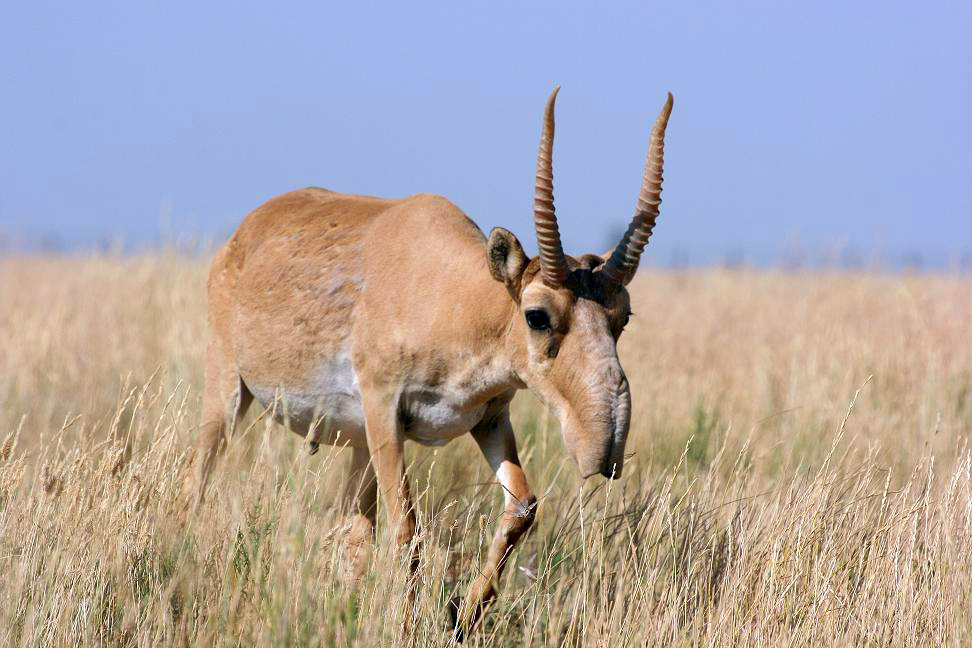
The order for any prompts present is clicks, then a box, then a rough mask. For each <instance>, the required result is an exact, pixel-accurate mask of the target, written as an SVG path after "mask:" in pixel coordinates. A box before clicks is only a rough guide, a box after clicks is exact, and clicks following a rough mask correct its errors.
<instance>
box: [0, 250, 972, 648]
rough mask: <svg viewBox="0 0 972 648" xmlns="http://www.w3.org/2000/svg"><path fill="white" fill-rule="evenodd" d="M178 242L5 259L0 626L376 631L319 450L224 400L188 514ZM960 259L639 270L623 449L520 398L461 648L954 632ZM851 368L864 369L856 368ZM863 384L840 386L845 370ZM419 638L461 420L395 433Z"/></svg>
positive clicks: (193, 279) (256, 636)
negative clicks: (610, 447)
mask: <svg viewBox="0 0 972 648" xmlns="http://www.w3.org/2000/svg"><path fill="white" fill-rule="evenodd" d="M204 274H205V269H204V263H202V262H197V261H187V260H184V259H178V258H174V257H173V258H170V257H160V258H144V259H132V260H124V261H120V260H110V259H86V260H8V261H5V262H2V263H0V640H2V641H3V642H4V643H5V644H9V645H31V646H39V645H45V646H46V645H69V644H70V645H141V646H155V645H162V644H179V645H213V644H220V645H236V644H243V645H260V646H263V645H351V644H353V645H363V646H372V645H382V644H387V643H390V642H391V641H392V640H393V639H394V638H395V636H396V634H397V626H398V624H399V622H400V608H399V605H398V603H397V601H398V600H399V599H400V597H401V592H402V583H403V581H404V578H403V574H404V569H403V567H402V563H401V556H399V555H397V554H396V553H395V552H394V551H390V550H387V549H385V550H382V551H380V552H379V553H378V554H377V555H376V556H375V557H374V564H373V568H372V570H371V572H370V573H369V575H368V577H367V578H366V580H365V581H364V582H362V583H360V584H359V585H358V586H357V587H356V588H353V589H350V588H348V587H347V586H345V585H343V584H342V583H341V582H340V581H339V579H336V578H334V576H333V574H334V573H335V572H336V571H337V567H338V558H339V556H340V549H341V547H340V545H341V539H342V529H343V526H342V524H343V520H342V518H341V516H340V512H339V511H338V510H336V508H335V505H336V502H337V498H336V497H335V493H337V492H338V491H339V490H340V486H341V481H342V476H343V472H344V470H343V463H344V462H345V461H346V457H344V456H342V454H341V453H340V452H328V451H327V449H326V448H325V449H322V452H320V453H318V454H317V455H315V456H313V457H311V456H308V455H307V453H306V452H305V450H304V448H303V446H302V445H301V444H300V443H299V442H298V439H297V438H296V437H295V436H294V435H292V434H289V433H287V432H285V431H284V430H283V429H281V428H279V427H278V426H276V425H275V424H272V423H268V422H266V421H265V420H258V419H257V418H256V417H255V416H254V415H251V417H250V419H249V421H250V425H249V426H248V430H247V432H246V433H245V434H244V435H243V436H242V438H239V439H238V440H236V441H235V442H234V443H233V444H231V447H230V451H229V453H228V457H227V461H226V462H225V463H224V464H223V465H222V467H221V468H220V469H219V470H218V471H217V473H216V475H215V476H214V483H213V490H212V491H211V496H210V497H209V499H208V501H207V503H206V505H205V508H204V509H203V510H202V511H201V512H200V514H199V515H198V516H195V517H192V518H191V519H190V520H189V523H188V525H187V526H183V525H182V524H181V523H180V502H179V499H178V494H179V490H180V488H181V484H182V479H183V477H184V475H185V472H186V467H187V462H188V459H189V453H188V449H189V447H190V445H191V443H192V440H193V436H194V433H195V428H196V423H197V418H198V409H199V396H198V393H199V392H198V390H199V387H200V385H201V371H202V359H203V351H204V345H205V331H204V313H205V300H204V294H203V283H204V281H203V277H204ZM970 290H972V282H970V281H969V280H965V279H958V278H947V277H939V278H900V277H881V276H871V275H852V276H846V275H833V276H824V275H791V276H786V275H778V274H757V273H747V272H717V271H710V272H689V273H680V274H649V275H647V276H644V277H641V278H639V280H638V281H637V282H636V283H635V284H634V287H633V291H632V292H633V299H632V301H633V304H634V308H635V311H636V317H635V318H634V319H633V322H632V325H631V326H630V329H629V331H628V332H627V333H626V334H625V336H624V338H623V340H622V345H621V346H622V361H623V362H624V365H625V367H626V369H627V370H628V374H629V377H630V379H631V383H632V387H633V392H634V418H633V423H632V431H631V436H630V440H629V448H630V451H631V452H633V453H635V456H634V457H633V458H632V459H631V460H630V463H629V464H628V465H627V466H626V468H625V477H624V479H622V480H621V481H620V482H616V483H612V484H610V485H606V484H604V483H603V482H601V483H596V482H594V481H591V482H583V483H582V482H580V481H579V480H578V479H577V478H576V476H575V469H574V467H573V466H572V465H571V463H570V462H569V460H568V459H567V458H566V457H565V455H564V454H563V452H562V447H561V443H560V440H559V437H558V434H557V432H556V430H555V429H554V428H555V426H554V425H553V424H552V423H551V422H550V421H548V419H547V417H546V416H545V415H544V414H543V412H542V411H541V410H540V409H539V408H538V407H537V406H536V404H535V402H534V401H533V400H532V399H531V398H530V397H529V396H524V397H518V400H517V402H516V404H515V405H516V407H515V423H516V424H517V429H518V436H519V438H520V443H521V447H522V451H521V455H522V456H523V458H524V460H525V464H526V468H527V473H528V475H530V477H531V479H532V483H533V485H534V488H535V489H536V491H537V492H538V493H539V494H540V495H541V506H540V513H539V518H538V523H537V525H536V527H535V530H534V532H533V533H531V535H530V536H529V537H528V538H527V539H526V540H525V541H524V542H523V544H522V545H521V547H520V549H519V550H518V552H517V554H516V555H515V557H514V559H513V560H512V562H511V565H510V567H509V569H508V570H507V574H506V576H505V577H504V579H503V580H504V582H503V586H504V587H503V591H502V594H501V596H500V599H499V600H498V602H497V604H496V606H495V607H494V609H493V611H492V613H491V614H490V616H489V617H488V618H487V621H486V623H485V625H484V626H483V627H481V628H480V630H479V631H478V632H477V633H476V634H475V635H474V636H473V637H472V638H471V639H470V644H471V645H491V646H493V645H496V646H507V645H508V646H514V645H528V646H562V645H567V646H581V645H583V646H607V645H610V646H619V645H660V644H665V645H706V646H707V645H733V646H738V645H796V644H806V645H810V644H812V645H861V644H865V645H874V646H891V645H894V646H899V645H900V646H913V645H946V644H947V645H962V644H968V643H970V642H972V602H970V601H972V538H970V532H972V475H970V469H972V466H970V455H969V449H968V447H967V446H966V439H967V436H968V433H969V430H970V423H972V345H970V344H969V335H970V332H972V292H970ZM869 376H873V377H872V378H871V379H870V381H869V382H867V384H865V382H866V381H867V379H868V377H869ZM858 390H860V393H859V395H857V397H856V402H855V403H854V405H853V408H852V410H851V409H849V405H850V403H851V400H852V399H853V398H854V397H855V393H856V392H857V391H858ZM409 452H410V458H411V461H412V467H411V476H412V480H413V484H414V490H415V491H416V492H418V493H420V495H419V497H418V500H419V506H420V509H421V511H420V524H421V537H422V549H421V552H422V561H423V567H422V572H421V578H422V580H421V583H420V586H419V593H418V601H417V611H418V622H417V626H416V632H417V634H418V644H419V645H422V646H425V645H439V646H446V645H450V641H449V637H448V635H447V634H446V632H445V631H444V624H443V619H444V613H443V608H444V602H445V601H448V600H449V599H450V598H451V597H452V595H453V594H454V593H455V592H456V591H458V590H462V589H464V587H465V585H466V584H467V583H468V582H469V581H470V580H471V577H472V574H473V573H474V572H475V570H476V569H477V566H478V564H479V561H480V559H481V557H482V554H483V552H484V550H485V547H486V543H487V542H488V539H489V537H490V535H491V528H490V526H489V525H488V523H490V521H491V520H492V519H493V518H495V516H496V515H497V514H498V513H499V512H500V510H501V508H500V507H501V494H500V489H499V488H498V487H497V486H489V487H485V486H484V484H488V483H489V482H490V481H491V480H492V476H491V475H490V473H489V471H488V469H487V467H486V465H485V462H483V461H482V460H481V459H480V458H479V456H478V452H477V451H476V450H475V448H474V447H473V445H472V443H471V442H469V441H468V440H467V439H460V440H458V441H456V442H455V443H453V444H451V445H450V446H448V447H446V448H445V449H441V450H439V451H438V452H434V451H430V450H426V449H421V448H416V447H411V448H410V449H409Z"/></svg>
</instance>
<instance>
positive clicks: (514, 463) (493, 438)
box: [453, 407, 537, 642]
mask: <svg viewBox="0 0 972 648" xmlns="http://www.w3.org/2000/svg"><path fill="white" fill-rule="evenodd" d="M472 436H473V438H474V439H475V440H476V443H478V444H479V449H480V450H482V452H483V455H484V456H485V457H486V461H488V462H489V465H490V467H491V468H492V469H493V472H495V473H496V478H497V479H499V482H500V484H501V485H502V486H503V491H504V494H505V499H506V506H505V510H504V512H503V515H502V517H501V519H500V524H499V528H498V529H497V530H496V535H495V536H494V537H493V541H492V543H491V544H490V545H489V553H488V554H487V556H486V562H485V564H484V565H483V567H482V571H480V573H479V576H477V578H476V580H475V581H474V582H473V584H472V587H470V588H469V593H468V594H467V595H466V599H465V601H464V602H463V604H462V605H461V606H456V605H455V603H453V605H454V607H456V608H457V609H454V612H455V614H456V640H457V641H460V642H461V641H462V640H463V638H464V637H466V636H467V635H468V634H469V632H470V631H472V629H473V627H474V626H475V625H476V622H477V621H478V620H479V619H480V617H481V616H482V614H483V612H484V611H485V610H486V608H487V607H488V606H489V604H490V603H491V602H492V601H493V598H494V597H495V596H496V588H497V584H498V581H499V577H500V575H501V574H502V572H503V567H504V566H505V564H506V560H507V558H509V556H510V554H511V553H512V552H513V548H514V547H515V546H516V543H517V541H518V540H519V539H520V537H521V536H523V534H524V533H526V532H527V530H528V529H529V528H530V526H531V525H532V524H533V519H534V516H535V515H536V508H537V498H536V497H535V496H534V495H533V493H532V492H530V486H529V485H528V484H527V480H526V475H525V474H524V473H523V469H522V468H521V467H520V458H519V457H518V456H517V454H516V437H515V436H513V427H512V425H510V413H509V408H508V407H504V408H503V410H502V411H501V412H500V413H499V414H497V416H495V417H494V418H492V419H488V420H484V421H483V422H482V423H480V424H479V425H477V426H476V427H475V428H473V430H472Z"/></svg>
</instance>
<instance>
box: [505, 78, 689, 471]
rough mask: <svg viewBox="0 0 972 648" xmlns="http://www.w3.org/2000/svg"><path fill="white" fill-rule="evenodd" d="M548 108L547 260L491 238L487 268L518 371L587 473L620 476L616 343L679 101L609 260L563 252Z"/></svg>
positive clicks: (625, 406) (542, 158)
mask: <svg viewBox="0 0 972 648" xmlns="http://www.w3.org/2000/svg"><path fill="white" fill-rule="evenodd" d="M558 91H559V88H557V89H555V90H554V91H553V94H551V95H550V99H549V100H548V101H547V106H546V111H545V114H544V121H543V130H542V134H541V137H540V151H539V154H538V156H537V176H536V188H535V192H534V199H533V220H534V225H535V228H536V234H537V244H538V247H539V255H538V256H537V257H536V258H533V259H528V258H527V257H526V255H525V254H524V252H523V248H522V246H521V245H520V242H519V241H518V240H517V239H516V237H515V236H514V235H513V234H512V233H511V232H509V231H507V230H505V229H502V228H495V229H493V231H492V232H491V233H490V236H489V240H488V242H487V245H486V251H487V260H488V263H489V267H490V272H491V274H492V275H493V278H494V279H496V280H497V281H500V282H502V283H504V284H505V285H506V288H507V291H508V292H509V294H510V297H511V298H512V300H513V302H514V304H515V308H514V309H513V312H514V315H513V316H512V321H511V322H510V323H509V330H510V338H511V340H510V344H511V345H512V347H513V348H512V349H511V352H512V357H513V358H514V368H515V370H516V372H517V374H518V377H519V379H520V380H521V381H522V382H523V383H525V384H526V385H527V386H528V387H529V388H530V389H532V390H534V392H536V393H537V394H538V395H539V397H540V398H541V400H543V401H544V402H545V404H546V405H547V406H548V407H550V408H551V409H552V410H553V411H554V412H555V414H556V415H557V417H558V419H559V420H560V425H561V430H562V433H563V437H564V443H565V444H566V446H567V448H568V450H569V451H570V453H571V454H572V455H573V457H574V460H575V461H576V462H577V466H578V468H579V469H580V472H581V475H583V476H584V477H590V476H592V475H595V474H598V473H600V474H601V475H604V476H605V477H609V478H617V477H619V476H620V475H621V468H622V465H623V463H624V445H625V441H626V439H627V436H628V425H629V423H630V417H631V391H630V388H629V387H628V379H627V377H626V376H625V374H624V370H623V369H622V368H621V363H620V362H619V360H618V351H617V342H618V338H619V337H620V336H621V332H622V331H623V330H624V327H625V325H626V324H627V322H628V318H629V316H630V314H631V310H630V301H629V297H628V291H627V289H626V288H625V286H626V285H627V284H628V283H629V282H630V281H631V279H632V278H633V277H634V274H635V271H636V270H637V268H638V260H639V258H640V257H641V253H642V251H643V250H644V247H645V244H646V243H647V242H648V238H649V237H650V236H651V231H652V229H653V228H654V226H655V220H656V219H657V218H658V208H659V205H660V204H661V184H662V164H663V158H664V147H665V128H666V126H667V125H668V118H669V115H670V114H671V111H672V95H671V94H669V95H668V99H667V101H666V102H665V105H664V107H663V108H662V111H661V114H660V115H659V116H658V119H657V121H656V122H655V126H654V128H653V129H652V132H651V139H650V142H649V146H648V159H647V162H646V164H645V172H644V180H643V182H642V185H641V191H640V193H639V195H638V203H637V207H636V209H635V214H634V217H633V218H632V220H631V224H630V225H629V226H628V229H627V231H626V232H625V234H624V236H623V237H622V238H621V241H620V242H619V243H618V245H617V247H616V248H615V249H614V250H613V251H612V252H610V253H609V254H607V255H603V256H600V255H596V254H587V255H584V256H580V257H569V256H567V255H565V254H564V250H563V246H562V245H561V242H560V232H559V229H558V226H557V218H556V214H555V210H554V199H553V170H552V163H551V160H552V150H553V138H554V104H555V102H556V99H557V92H558Z"/></svg>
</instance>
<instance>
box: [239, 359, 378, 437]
mask: <svg viewBox="0 0 972 648" xmlns="http://www.w3.org/2000/svg"><path fill="white" fill-rule="evenodd" d="M243 381H244V382H245V383H246V386H247V388H249V390H250V392H251V393H252V394H253V396H254V398H256V399H257V400H258V401H260V403H262V404H263V406H264V407H270V406H271V405H274V410H275V416H274V418H276V419H277V420H278V421H279V422H281V423H286V424H289V427H290V429H292V430H293V431H294V432H296V433H297V434H300V435H301V436H306V434H307V432H308V429H309V428H310V426H311V425H312V424H313V425H316V426H317V429H318V434H319V435H320V441H321V443H336V444H338V445H344V444H345V443H349V444H350V445H353V446H363V445H365V446H366V445H367V442H366V440H365V434H364V410H363V408H362V406H361V394H360V393H359V392H358V385H357V379H356V377H355V374H354V370H353V368H352V367H351V359H350V358H346V357H342V358H337V359H335V360H333V361H329V362H326V363H324V364H322V365H321V367H320V368H319V369H318V371H317V372H316V373H315V375H314V377H313V379H312V380H310V381H307V382H306V383H305V384H300V385H294V384H285V385H279V386H267V385H251V384H250V383H249V382H247V380H246V377H245V376H244V377H243Z"/></svg>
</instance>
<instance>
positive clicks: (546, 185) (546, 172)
mask: <svg viewBox="0 0 972 648" xmlns="http://www.w3.org/2000/svg"><path fill="white" fill-rule="evenodd" d="M558 92H560V86H557V87H556V88H554V91H553V92H552V93H551V94H550V98H549V99H547V108H546V110H545V111H544V114H543V131H542V132H541V133H540V151H539V152H538V153H537V182H536V185H535V187H534V190H533V225H534V228H535V229H536V230H537V247H538V248H539V250H540V276H541V278H542V279H543V283H545V284H547V285H548V286H550V287H551V288H558V287H560V286H562V285H564V282H565V281H567V258H566V257H565V256H564V246H563V245H562V244H561V243H560V229H559V228H558V227H557V214H556V212H555V209H554V197H553V162H552V158H553V138H554V104H555V103H557V93H558Z"/></svg>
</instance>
